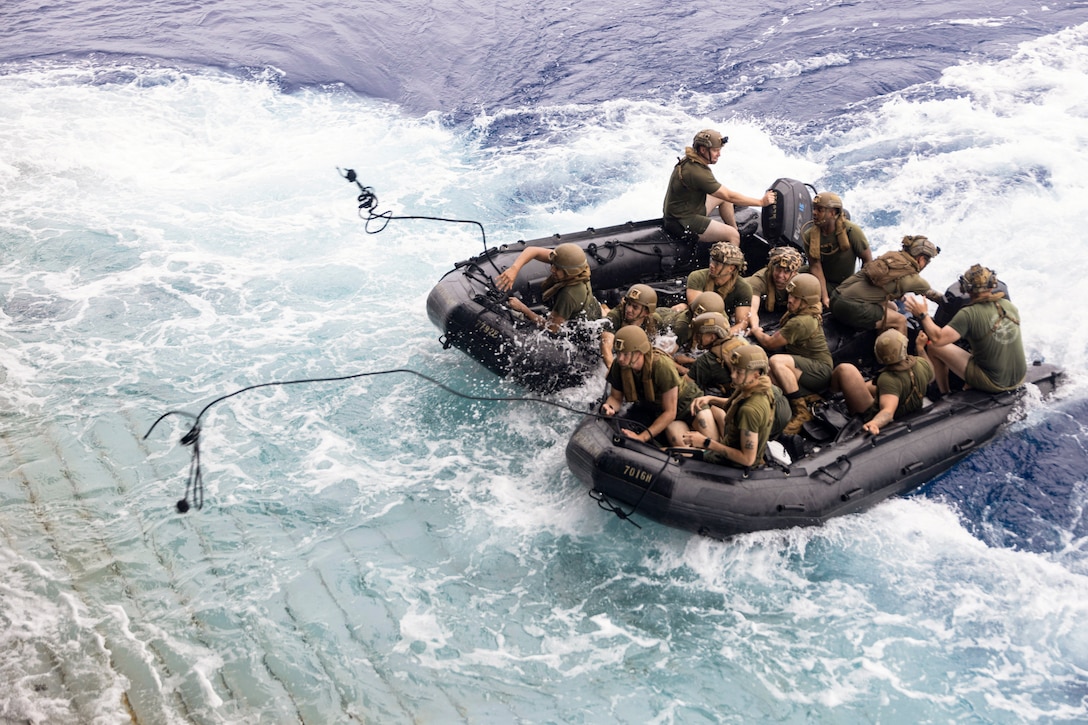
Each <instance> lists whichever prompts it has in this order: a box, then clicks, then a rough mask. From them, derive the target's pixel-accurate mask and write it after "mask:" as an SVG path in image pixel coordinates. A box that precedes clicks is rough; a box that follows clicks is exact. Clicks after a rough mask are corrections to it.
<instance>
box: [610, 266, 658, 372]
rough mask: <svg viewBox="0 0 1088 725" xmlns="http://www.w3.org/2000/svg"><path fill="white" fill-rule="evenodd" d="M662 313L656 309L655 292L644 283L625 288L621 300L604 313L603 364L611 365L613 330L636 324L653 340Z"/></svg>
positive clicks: (614, 337)
mask: <svg viewBox="0 0 1088 725" xmlns="http://www.w3.org/2000/svg"><path fill="white" fill-rule="evenodd" d="M663 319H664V315H663V314H662V313H661V312H659V311H658V309H657V292H655V291H654V288H653V287H651V286H649V285H646V284H634V285H631V288H630V289H629V290H627V294H625V295H624V296H623V300H622V301H621V302H620V303H619V304H618V305H616V306H615V307H613V308H612V309H611V310H609V311H608V314H607V315H605V324H604V327H603V328H602V330H601V359H602V360H604V366H605V367H606V368H607V367H611V366H612V358H613V355H612V345H613V343H614V342H615V339H616V335H615V331H616V330H618V329H620V328H621V327H623V326H624V325H637V326H639V327H641V328H642V329H643V330H645V331H646V336H647V337H649V338H650V339H651V340H653V339H654V338H655V337H657V331H658V330H659V329H660V328H661V327H662V322H663Z"/></svg>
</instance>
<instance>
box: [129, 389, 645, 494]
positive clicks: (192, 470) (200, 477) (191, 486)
mask: <svg viewBox="0 0 1088 725" xmlns="http://www.w3.org/2000/svg"><path fill="white" fill-rule="evenodd" d="M396 373H405V374H408V375H415V376H416V377H420V378H423V379H424V380H426V381H428V382H430V383H431V384H433V385H435V386H437V387H439V388H441V389H442V390H445V391H446V392H447V393H450V394H451V395H455V396H457V397H458V398H463V399H465V400H476V401H481V402H491V403H542V404H544V405H550V406H552V407H555V408H559V409H561V410H565V411H568V412H571V413H577V414H578V415H591V416H593V417H595V418H606V417H608V416H604V415H601V414H600V413H590V412H588V411H585V410H579V409H578V408H574V407H572V406H569V405H565V404H564V403H559V402H556V401H554V400H547V399H545V398H536V397H519V396H481V395H468V394H467V393H462V392H460V391H458V390H454V389H453V388H451V387H449V386H448V385H446V384H444V383H441V382H439V381H438V380H435V379H434V378H432V377H431V376H429V375H425V374H423V373H421V372H417V371H415V370H411V369H409V368H394V369H391V370H376V371H373V372H367V373H355V374H353V375H338V376H335V377H327V378H304V379H300V380H279V381H273V382H269V383H258V384H257V385H249V386H247V387H244V388H240V389H238V390H235V391H234V392H233V393H228V394H227V395H223V396H220V397H218V398H216V399H215V400H213V401H211V402H210V403H208V404H207V405H205V406H204V407H203V408H202V409H201V410H200V412H199V413H197V414H196V415H193V414H192V413H190V412H188V411H184V410H168V411H167V412H165V413H163V414H162V415H160V416H159V417H158V419H156V420H155V422H154V423H152V424H151V427H150V428H149V429H148V431H147V433H145V434H144V440H147V438H148V436H150V435H151V433H152V432H154V430H155V428H156V427H157V426H158V425H159V423H161V422H162V421H164V420H165V419H166V418H168V417H170V416H171V415H180V416H184V417H186V418H189V419H191V420H192V421H193V425H192V426H191V427H190V428H189V430H188V431H186V433H185V435H183V436H182V437H181V440H180V441H179V442H180V443H181V444H182V445H183V446H192V449H193V453H192V458H191V459H190V461H189V476H188V478H187V480H186V483H185V497H184V498H182V499H181V500H179V501H178V502H177V510H178V513H185V512H187V511H188V510H189V508H190V499H191V500H192V506H194V507H196V508H197V509H198V510H199V509H202V508H204V474H203V470H202V468H201V458H200V432H201V428H200V422H201V420H203V418H204V415H205V414H206V413H207V412H208V411H209V410H211V409H212V407H214V406H215V405H217V404H219V403H222V402H223V401H224V400H229V399H230V398H233V397H234V396H236V395H241V394H242V393H245V392H248V391H250V390H257V389H259V388H268V387H273V386H287V385H304V384H313V383H334V382H343V381H347V380H356V379H359V378H366V377H373V376H377V375H392V374H396ZM599 407H600V406H599V405H598V409H599ZM612 420H617V419H615V418H612ZM619 420H622V419H619ZM629 422H630V423H634V424H635V425H640V424H638V423H637V421H629Z"/></svg>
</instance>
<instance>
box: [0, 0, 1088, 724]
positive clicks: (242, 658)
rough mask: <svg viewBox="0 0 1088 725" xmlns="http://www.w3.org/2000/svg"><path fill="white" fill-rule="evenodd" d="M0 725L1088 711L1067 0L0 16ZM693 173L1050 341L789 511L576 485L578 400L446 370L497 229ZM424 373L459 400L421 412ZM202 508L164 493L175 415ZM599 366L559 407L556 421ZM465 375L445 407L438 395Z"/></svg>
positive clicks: (16, 10) (640, 195) (1077, 60)
mask: <svg viewBox="0 0 1088 725" xmlns="http://www.w3.org/2000/svg"><path fill="white" fill-rule="evenodd" d="M0 21H2V22H0V683H2V685H0V722H5V723H6V722H13V723H15V722H19V723H22V722H33V723H71V722H94V723H113V722H140V723H182V722H200V723H264V722H275V723H281V722H306V723H330V722H381V723H393V722H471V723H509V722H534V723H535V722H548V723H578V722H582V723H611V722H619V723H645V722H655V723H702V722H706V723H719V722H735V723H749V722H758V721H773V722H787V723H810V722H823V723H852V722H864V723H872V722H878V723H912V724H913V723H920V722H979V723H1021V722H1047V723H1049V722H1083V721H1085V720H1086V719H1088V634H1086V632H1088V629H1086V628H1085V627H1084V623H1085V621H1086V620H1088V521H1086V518H1085V515H1084V512H1085V506H1086V504H1088V481H1086V478H1085V473H1084V471H1085V470H1088V465H1086V464H1088V451H1086V445H1088V430H1086V420H1088V390H1086V381H1088V371H1086V369H1085V359H1086V357H1088V324H1086V322H1085V320H1086V317H1085V315H1084V314H1083V313H1082V310H1081V309H1080V307H1081V304H1080V301H1081V298H1083V296H1084V294H1085V292H1088V283H1086V281H1085V280H1086V279H1088V262H1086V260H1088V240H1086V238H1085V233H1084V222H1083V219H1084V217H1085V213H1086V212H1088V201H1086V200H1088V193H1086V188H1085V187H1086V183H1085V180H1084V174H1083V171H1084V169H1085V168H1088V131H1086V129H1088V123H1086V120H1088V82H1086V81H1088V7H1086V6H1085V5H1084V4H1083V3H1077V2H1063V3H1058V4H1046V5H1043V4H1028V3H1024V2H1005V3H998V4H991V5H988V6H986V7H985V8H980V7H978V6H977V5H976V4H975V3H966V2H954V3H940V4H938V3H912V4H907V3H899V2H859V3H853V4H843V3H834V2H832V3H823V2H817V3H793V2H779V1H776V2H773V3H769V4H765V5H760V6H757V7H752V8H735V7H731V8H730V9H729V11H728V12H727V13H723V12H722V11H721V10H720V9H719V8H717V7H714V6H709V5H704V6H693V5H690V4H685V3H664V2H649V3H640V4H636V5H634V6H632V5H629V4H623V5H621V4H618V3H612V2H603V3H593V4H583V5H573V4H572V5H566V4H562V3H547V2H545V3H543V4H540V3H538V4H534V5H533V6H532V7H529V6H527V5H526V6H523V5H521V4H518V3H497V4H492V5H490V6H487V7H480V6H477V5H472V4H468V3H459V2H448V1H447V2H442V3H440V4H437V5H434V4H424V3H414V4H403V3H402V4H396V5H393V4H389V5H386V4H377V5H372V6H367V7H354V6H351V5H349V4H348V3H342V2H339V3H338V2H329V1H326V2H318V3H306V4H301V3H278V4H271V5H268V4H262V5H256V4H252V5H246V4H243V3H238V2H220V3H212V4H209V3H202V4H186V3H180V2H173V3H167V2H156V3H128V4H120V5H119V4H117V3H111V4H106V3H101V2H85V1H82V0H81V1H79V2H74V3H70V4H67V5H60V4H55V5H45V6H43V5H41V4H40V3H32V2H28V1H27V0H9V1H8V2H6V3H5V4H4V7H3V8H2V9H0ZM707 126H709V127H714V128H719V129H721V130H722V131H723V132H724V133H726V134H728V135H729V136H730V139H731V140H730V143H729V145H728V146H727V147H726V152H725V154H724V156H723V160H722V162H721V163H720V164H719V165H718V167H717V168H716V172H717V174H718V177H719V178H720V179H722V180H723V181H724V182H725V183H726V184H727V185H728V186H730V187H732V188H736V189H738V190H741V191H744V192H745V193H755V192H758V191H759V190H760V189H762V188H765V187H766V186H767V185H769V184H770V183H771V182H772V181H773V180H774V179H775V178H778V177H780V176H791V177H794V178H799V179H803V180H806V181H809V182H811V183H813V184H815V185H816V186H817V188H819V189H831V190H835V191H837V192H839V193H841V194H842V195H843V197H844V199H845V201H846V204H847V206H848V207H849V208H850V210H851V213H852V215H853V217H854V218H855V220H857V221H858V222H859V223H861V224H862V225H863V226H864V228H865V229H866V231H867V233H868V235H869V238H870V240H871V241H872V242H873V244H874V246H875V247H876V249H877V250H878V251H883V250H884V249H887V248H892V247H893V246H895V245H896V243H897V240H898V239H900V238H901V237H902V236H903V235H904V234H908V233H925V234H927V235H928V236H930V238H932V239H934V240H935V241H936V242H937V243H938V244H939V245H940V246H941V247H942V250H943V251H942V253H941V255H940V256H939V257H938V258H937V259H936V260H935V262H934V264H933V265H931V267H930V268H929V269H927V274H926V276H927V278H928V279H929V280H930V282H932V283H933V284H934V286H937V287H944V286H946V285H948V284H949V283H951V282H952V281H953V280H955V279H956V278H957V277H958V275H959V274H960V273H961V272H962V271H963V270H964V269H965V268H966V267H968V266H970V265H971V264H973V263H975V262H981V263H984V264H986V265H987V266H990V267H992V268H993V269H995V270H996V271H997V272H998V274H999V276H1000V277H1001V278H1002V279H1004V280H1005V281H1007V282H1008V284H1009V287H1010V290H1011V292H1012V296H1013V299H1014V300H1015V301H1016V303H1017V304H1018V306H1019V308H1020V310H1021V313H1022V315H1023V321H1024V338H1025V346H1026V348H1027V349H1028V352H1029V355H1030V356H1032V357H1033V358H1038V359H1045V360H1047V361H1050V362H1055V363H1059V364H1061V365H1063V366H1064V367H1065V368H1066V369H1067V371H1068V384H1067V385H1066V386H1065V387H1064V388H1063V389H1062V390H1061V391H1060V393H1059V395H1058V396H1057V397H1056V399H1054V400H1050V401H1039V400H1029V401H1028V402H1027V403H1026V404H1025V405H1024V406H1023V409H1022V410H1021V411H1020V416H1019V419H1018V420H1017V421H1015V422H1013V423H1012V424H1011V425H1010V426H1009V428H1008V430H1007V431H1005V432H1004V433H1003V434H1002V435H1001V436H1000V437H999V439H998V440H997V441H995V443H994V444H993V445H991V446H989V447H987V448H985V449H983V450H981V451H979V452H977V453H976V454H974V455H973V456H971V457H970V458H968V459H967V460H966V461H964V462H963V463H962V464H961V465H959V466H957V467H955V468H953V469H952V470H951V471H949V472H948V473H946V474H944V475H943V476H941V477H940V478H938V479H936V480H934V481H932V482H930V483H929V484H928V485H927V486H925V487H924V488H923V489H921V490H920V491H918V492H917V493H915V494H913V495H911V496H908V497H904V498H898V499H895V500H890V501H887V502H885V503H883V504H881V505H879V506H877V507H876V508H874V509H872V510H871V511H868V512H865V513H863V514H859V515H855V516H849V517H844V518H841V519H837V520H835V521H832V522H831V523H829V524H828V525H826V526H824V527H822V528H819V529H806V530H791V531H783V532H773V533H766V534H759V535H752V536H744V537H740V538H738V539H735V540H733V541H729V542H719V541H712V540H707V539H703V538H699V537H695V536H691V535H689V534H686V533H683V532H680V531H675V530H672V529H668V528H665V527H661V526H658V525H656V524H653V523H651V522H645V521H643V522H640V523H641V524H642V527H641V528H636V527H635V526H632V525H630V524H628V523H625V522H622V521H619V520H618V519H616V518H615V517H612V516H610V515H609V514H607V513H605V512H603V511H601V510H600V509H599V508H598V507H597V505H596V504H595V503H594V502H593V501H592V500H591V499H590V498H589V497H588V496H586V490H585V488H584V486H583V485H582V484H581V483H580V482H578V481H577V480H576V479H575V478H574V477H573V475H572V474H571V473H570V472H569V471H568V470H567V469H566V466H565V462H564V458H563V448H564V445H565V443H566V439H567V436H568V435H569V433H570V431H571V430H573V428H574V426H575V425H576V422H577V416H576V415H574V414H572V413H570V412H568V411H566V410H563V409H561V408H558V407H555V406H549V405H544V404H540V403H532V402H516V401H514V402H510V401H494V400H482V399H474V398H473V397H471V396H476V398H494V397H509V398H516V397H519V396H523V395H525V394H526V392H525V391H523V390H520V389H518V388H517V387H516V386H514V385H512V384H509V383H506V382H503V381H500V380H498V379H497V378H495V377H494V376H492V375H491V374H490V373H488V372H487V371H486V370H484V369H483V368H482V367H481V366H479V365H478V364H476V363H475V362H473V361H472V360H470V359H468V358H466V357H465V356H464V355H462V354H461V353H459V352H457V351H456V350H443V349H442V346H441V344H440V343H439V341H438V331H437V330H435V329H434V328H433V327H432V326H431V325H430V323H429V321H428V320H427V317H426V312H425V300H426V296H427V293H428V292H429V290H430V287H431V285H432V284H433V283H434V282H435V281H437V279H438V278H439V277H440V276H441V275H442V274H443V273H444V272H445V271H446V270H447V269H449V268H450V267H451V266H452V264H453V263H454V262H455V261H457V260H460V259H463V258H465V257H467V256H469V255H470V254H473V253H476V252H477V251H479V250H480V249H481V246H482V244H481V239H480V236H479V234H478V232H477V231H476V230H475V229H474V228H473V227H471V226H469V225H451V224H442V223H439V222H428V221H403V222H393V223H391V224H390V225H389V226H388V227H387V228H386V229H385V230H384V231H383V232H381V233H380V234H367V233H366V229H365V228H364V224H363V221H362V220H361V219H360V218H359V217H358V215H357V213H356V211H357V210H356V202H355V195H356V189H355V187H354V186H352V185H349V184H348V183H346V182H345V181H344V179H343V178H342V177H341V175H340V170H342V169H345V168H353V169H355V170H356V171H357V172H358V174H359V176H360V180H361V181H362V182H363V183H364V184H366V185H368V186H371V187H373V188H374V190H375V192H376V194H377V196H378V206H379V208H380V209H381V210H389V211H391V212H392V213H395V214H404V215H433V216H442V217H452V218H460V219H472V220H477V221H479V222H480V223H482V224H483V225H484V226H485V228H486V230H487V235H488V241H489V243H503V242H508V241H513V240H516V239H521V238H525V239H528V238H533V237H538V236H543V235H548V234H552V233H554V232H566V231H573V230H577V229H582V228H585V227H588V226H600V225H602V224H610V223H619V222H622V221H626V220H629V219H645V218H650V217H654V216H656V215H658V214H659V213H660V203H661V195H662V193H663V188H664V183H665V180H666V179H667V176H668V172H669V169H670V168H671V165H672V164H673V163H674V160H675V157H676V156H677V155H678V154H680V153H682V151H683V146H684V145H685V144H686V143H688V142H690V137H691V136H692V135H693V134H694V132H695V131H697V130H699V129H700V128H703V127H707ZM404 368H406V369H411V370H415V371H418V372H420V373H422V374H424V375H426V376H428V377H431V378H433V379H435V380H437V381H438V382H440V383H441V384H442V385H444V386H447V387H448V388H451V389H453V390H456V391H458V392H460V393H462V394H463V395H462V396H458V395H454V394H451V393H450V392H448V391H447V390H445V389H443V388H441V387H439V386H436V385H434V384H432V383H431V382H429V381H428V380H426V379H424V378H421V377H417V376H414V375H411V374H407V373H388V374H386V373H385V372H384V371H391V370H395V369H404ZM358 373H374V374H373V375H369V376H367V377H361V378H357V379H354V380H351V381H346V382H341V383H322V384H313V385H297V386H289V387H268V388H261V389H258V390H254V391H252V392H248V393H244V394H241V395H238V396H236V397H233V398H230V399H229V400H227V401H224V402H222V403H220V404H217V405H216V406H215V407H214V408H213V409H212V410H211V411H210V412H209V414H208V415H207V416H206V418H205V420H204V423H203V429H202V430H203V432H202V437H201V453H202V464H203V473H204V482H205V487H206V490H205V496H206V498H205V505H204V507H203V509H200V510H192V511H190V512H189V513H187V514H184V515H181V514H178V513H177V512H176V511H175V509H174V504H175V502H176V501H177V500H178V499H180V498H182V497H183V496H184V495H185V483H186V476H187V474H188V471H189V465H190V457H189V456H190V449H189V448H187V447H185V446H182V445H180V443H179V438H180V437H181V436H182V435H183V434H184V433H185V431H186V430H187V428H188V424H189V421H188V420H187V419H186V418H184V416H172V417H169V418H167V419H166V420H165V421H164V422H163V423H161V424H160V425H159V426H158V427H156V428H155V430H154V431H152V432H151V434H150V435H149V436H147V437H146V439H145V434H147V433H148V431H149V429H150V428H151V425H152V424H153V423H154V422H155V420H156V419H157V418H159V416H160V415H162V414H163V413H166V412H167V411H173V410H177V411H186V412H188V413H190V414H196V413H197V412H199V411H200V410H201V408H203V407H204V406H205V405H207V404H208V403H209V402H211V401H213V400H215V399H216V398H218V397H220V396H223V395H226V394H228V393H231V392H233V391H235V390H238V389H239V388H242V387H245V386H249V385H256V384H260V383H265V382H269V381H277V380H296V379H302V378H314V377H332V376H340V375H352V374H358ZM600 391H601V384H600V381H596V382H591V383H589V384H587V385H586V386H585V387H584V388H581V389H576V390H568V391H564V392H562V393H560V394H557V395H556V396H554V401H555V402H558V403H562V404H563V405H566V406H570V407H575V408H578V407H580V406H585V405H588V404H589V402H590V401H592V400H593V399H595V398H596V396H597V395H598V394H599V393H600ZM465 396H468V397H465Z"/></svg>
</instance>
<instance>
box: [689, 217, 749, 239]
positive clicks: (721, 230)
mask: <svg viewBox="0 0 1088 725" xmlns="http://www.w3.org/2000/svg"><path fill="white" fill-rule="evenodd" d="M699 241H700V242H708V243H714V242H729V243H730V244H736V245H738V246H739V245H740V232H738V231H737V228H736V227H731V226H729V225H728V224H723V223H722V222H720V221H718V220H717V219H711V220H710V226H708V227H707V228H706V231H705V232H703V233H702V234H700V235H699Z"/></svg>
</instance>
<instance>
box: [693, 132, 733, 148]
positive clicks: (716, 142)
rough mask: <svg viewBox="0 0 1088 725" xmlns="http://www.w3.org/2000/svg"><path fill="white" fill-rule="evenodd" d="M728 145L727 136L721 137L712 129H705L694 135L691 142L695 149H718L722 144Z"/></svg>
mask: <svg viewBox="0 0 1088 725" xmlns="http://www.w3.org/2000/svg"><path fill="white" fill-rule="evenodd" d="M727 143H729V137H728V136H722V135H721V134H720V133H718V132H717V131H715V130H713V129H709V128H705V129H703V130H702V131H700V132H699V133H697V134H695V140H694V141H692V142H691V145H692V146H693V147H695V148H699V147H700V146H706V147H707V148H712V149H720V148H721V147H722V146H723V145H724V144H727Z"/></svg>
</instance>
